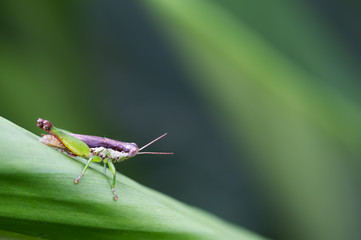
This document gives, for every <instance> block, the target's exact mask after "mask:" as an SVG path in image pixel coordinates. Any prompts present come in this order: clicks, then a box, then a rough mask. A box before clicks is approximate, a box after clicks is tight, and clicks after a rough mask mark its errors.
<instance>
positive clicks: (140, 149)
mask: <svg viewBox="0 0 361 240" xmlns="http://www.w3.org/2000/svg"><path fill="white" fill-rule="evenodd" d="M167 134H168V133H164V134H163V135H162V136H160V137H157V138H156V139H154V140H153V141H151V142H150V143H148V144H146V145H144V146H143V147H141V148H139V151H142V149H144V148H146V147H148V146H149V145H150V144H152V143H154V142H156V141H158V140H159V139H161V138H162V137H164V136H165V135H167ZM138 154H139V153H138Z"/></svg>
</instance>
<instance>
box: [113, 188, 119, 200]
mask: <svg viewBox="0 0 361 240" xmlns="http://www.w3.org/2000/svg"><path fill="white" fill-rule="evenodd" d="M112 192H113V194H114V200H118V194H117V193H116V192H115V189H114V188H112Z"/></svg>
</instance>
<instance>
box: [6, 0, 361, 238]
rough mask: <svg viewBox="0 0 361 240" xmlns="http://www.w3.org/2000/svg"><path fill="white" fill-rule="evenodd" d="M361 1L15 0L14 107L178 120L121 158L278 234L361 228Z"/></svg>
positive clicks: (153, 182) (29, 117) (82, 122)
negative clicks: (145, 150) (144, 151)
mask: <svg viewBox="0 0 361 240" xmlns="http://www.w3.org/2000/svg"><path fill="white" fill-rule="evenodd" d="M360 5H361V4H360V3H359V2H358V1H350V0H349V1H324V0H316V1H310V0H304V1H300V0H298V1H297V0H296V1H284V0H276V1H262V0H256V1H243V0H241V1H237V0H223V1H214V0H208V1H206V0H198V1H194V0H173V1H171V0H150V1H141V0H138V1H112V0H103V1H94V0H93V1H69V0H68V1H44V0H39V1H2V2H1V3H0V28H1V35H0V66H1V68H0V89H1V94H0V100H1V101H0V113H1V116H3V117H5V118H7V119H9V120H11V121H13V122H14V123H16V124H18V125H20V126H22V127H24V128H26V129H28V130H30V131H32V132H34V133H35V134H38V135H40V133H41V130H40V129H37V128H36V119H37V118H38V117H43V118H45V119H49V120H51V121H52V122H53V123H54V124H55V125H56V126H58V127H60V128H64V129H67V130H69V131H72V132H77V133H83V134H90V135H100V136H106V137H110V138H114V139H118V140H123V141H134V142H136V143H137V144H138V145H144V144H145V143H147V142H149V141H150V140H152V139H154V138H155V137H157V136H159V135H161V134H162V133H164V132H168V133H169V135H168V136H167V138H165V139H163V140H162V141H160V142H158V143H156V144H154V145H153V146H151V147H149V151H153V150H154V151H174V152H175V155H174V156H171V157H169V156H145V155H144V156H139V157H137V158H134V159H132V160H130V161H129V162H126V163H124V164H121V165H117V169H118V171H119V172H121V173H124V174H125V175H127V176H129V177H130V178H133V179H135V180H136V181H138V182H140V183H141V184H143V185H146V186H149V187H151V188H153V189H156V190H158V191H160V192H163V193H165V194H167V195H169V196H172V197H174V198H176V199H178V200H181V201H183V202H185V203H188V204H191V205H194V206H197V207H200V208H202V209H205V210H207V211H209V212H211V213H214V214H215V215H218V216H220V217H222V218H223V219H225V220H228V221H230V222H233V223H235V224H238V225H241V226H243V227H246V228H248V229H250V230H252V231H254V232H257V233H260V234H262V235H264V236H266V237H269V238H273V239H281V240H282V239H285V240H286V239H307V240H310V239H317V240H320V239H321V240H322V239H329V240H330V239H361V207H360V205H361V204H360V203H361V190H360V189H361V188H360V186H359V183H360V182H361V161H360V158H361V147H360V145H361V97H360V93H359V92H360V90H361V84H360V79H361V67H360V66H361V65H360V64H361V47H360V42H361V27H360V26H361V25H360V22H361V14H360V13H361V12H360V9H361V6H360ZM0 134H1V133H0ZM0 160H1V159H0Z"/></svg>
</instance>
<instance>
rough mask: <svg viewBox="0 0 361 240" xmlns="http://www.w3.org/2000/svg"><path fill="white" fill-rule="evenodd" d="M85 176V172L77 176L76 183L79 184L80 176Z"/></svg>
mask: <svg viewBox="0 0 361 240" xmlns="http://www.w3.org/2000/svg"><path fill="white" fill-rule="evenodd" d="M82 176H83V174H80V175H79V177H77V178H75V180H74V183H75V184H78V183H79V181H80V178H81V177H82Z"/></svg>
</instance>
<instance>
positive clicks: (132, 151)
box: [123, 143, 139, 157]
mask: <svg viewBox="0 0 361 240" xmlns="http://www.w3.org/2000/svg"><path fill="white" fill-rule="evenodd" d="M123 151H124V152H128V154H129V157H134V156H135V155H137V154H138V152H139V148H138V146H137V144H135V143H127V144H126V145H125V147H124V150H123Z"/></svg>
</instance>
